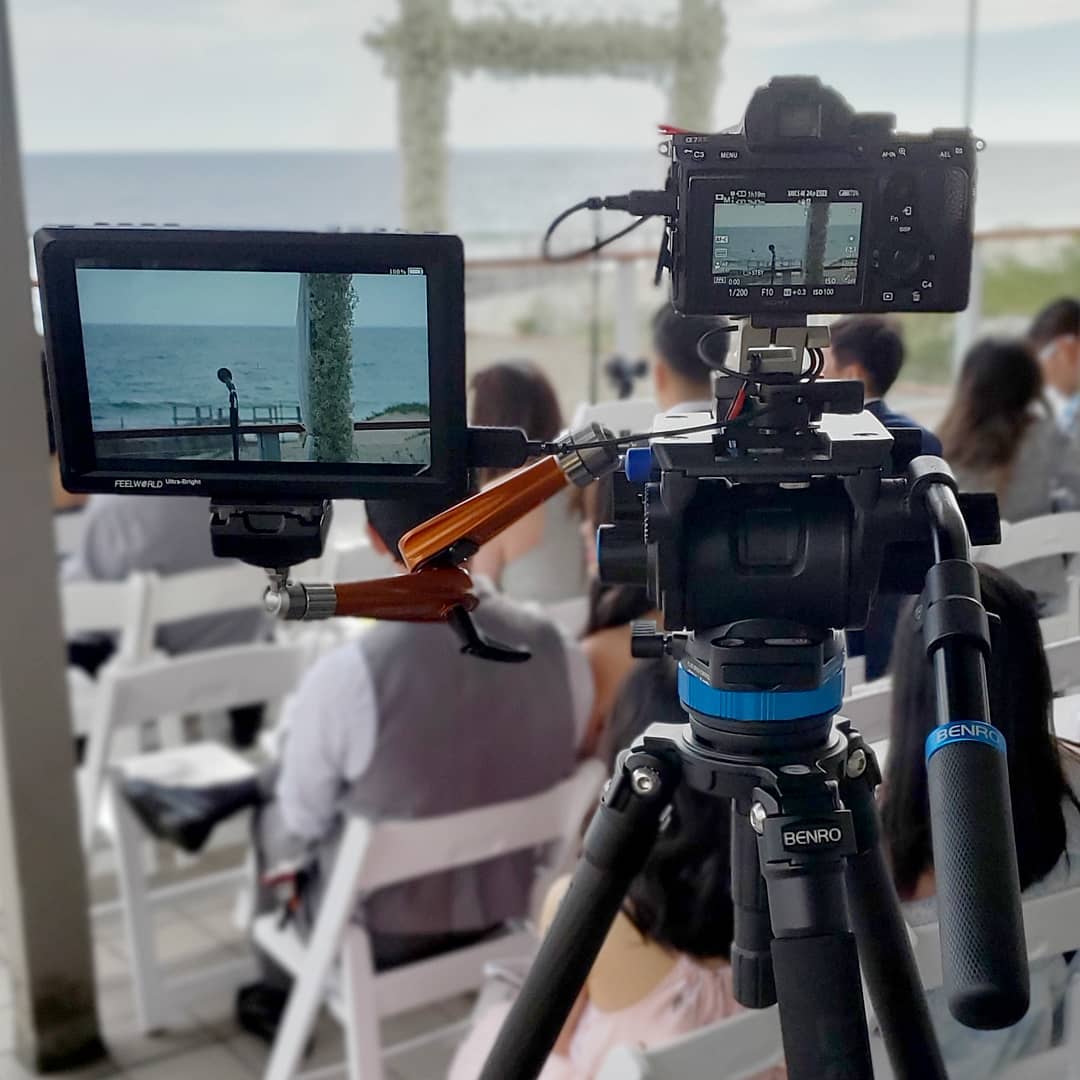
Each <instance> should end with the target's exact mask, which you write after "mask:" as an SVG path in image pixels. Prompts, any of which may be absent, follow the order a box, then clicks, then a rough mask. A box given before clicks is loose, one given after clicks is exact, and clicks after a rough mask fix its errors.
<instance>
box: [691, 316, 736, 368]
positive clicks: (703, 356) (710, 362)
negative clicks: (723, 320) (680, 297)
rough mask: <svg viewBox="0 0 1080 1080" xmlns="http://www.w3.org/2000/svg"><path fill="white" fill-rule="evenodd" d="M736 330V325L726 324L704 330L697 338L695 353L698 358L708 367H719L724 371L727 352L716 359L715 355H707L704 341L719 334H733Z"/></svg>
mask: <svg viewBox="0 0 1080 1080" xmlns="http://www.w3.org/2000/svg"><path fill="white" fill-rule="evenodd" d="M736 330H738V327H737V326H736V325H734V324H733V323H732V324H728V325H727V326H714V327H713V328H712V329H711V330H706V331H705V333H704V334H702V335H701V337H699V338H698V343H697V354H698V359H699V360H700V361H701V362H702V363H703V364H704V365H705V366H706V367H708V368H719V369H720V370H721V371H726V370H727V368H726V367H725V364H724V361H725V360H726V359H727V353H726V352H725V354H724V356H723V357H722V358H721V359H720V360H719V361H717V360H716V358H715V357H712V356H710V355H709V350H708V349H707V348H706V344H705V343H706V342H707V341H709V340H711V339H712V338H714V337H718V336H719V335H720V334H733V333H735V331H736Z"/></svg>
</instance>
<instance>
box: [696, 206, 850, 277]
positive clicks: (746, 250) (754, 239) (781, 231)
mask: <svg viewBox="0 0 1080 1080" xmlns="http://www.w3.org/2000/svg"><path fill="white" fill-rule="evenodd" d="M862 212H863V207H862V203H861V202H831V201H828V200H825V199H809V198H807V199H801V200H798V201H790V202H770V201H765V200H761V201H744V202H732V201H727V200H726V199H724V198H723V197H722V196H720V195H717V197H716V202H715V204H714V207H713V248H712V272H713V281H714V283H716V284H723V285H728V286H732V285H741V286H789V287H802V286H824V285H855V284H856V283H857V281H858V276H859V241H860V237H861V233H862Z"/></svg>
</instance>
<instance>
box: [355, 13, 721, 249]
mask: <svg viewBox="0 0 1080 1080" xmlns="http://www.w3.org/2000/svg"><path fill="white" fill-rule="evenodd" d="M450 5H451V0H398V8H399V15H398V19H397V21H396V22H393V23H390V24H388V25H386V26H384V27H383V28H382V29H380V30H379V31H377V32H375V33H373V34H370V35H368V37H367V42H368V44H369V45H370V46H371V47H372V48H374V49H375V50H376V51H377V52H379V53H381V54H382V56H383V57H384V59H385V62H386V65H387V70H388V71H389V73H390V74H391V75H392V76H393V77H394V78H396V80H397V93H398V142H399V148H400V152H401V159H402V173H403V192H402V209H403V211H404V217H405V225H406V227H407V228H410V229H445V228H446V226H447V212H446V188H447V148H446V123H447V115H448V112H449V101H450V89H451V78H452V76H453V74H454V73H455V72H459V73H462V74H472V73H474V72H480V71H484V72H488V73H493V74H496V75H502V76H506V77H511V78H512V77H516V76H530V75H608V76H618V77H623V78H635V79H648V80H651V81H654V82H658V83H660V84H661V85H663V86H665V87H666V88H667V90H668V94H669V104H670V119H671V122H672V123H674V124H677V125H679V126H681V127H687V128H692V129H696V130H699V131H708V130H709V127H710V122H711V119H712V103H713V99H714V97H715V96H716V90H717V86H718V84H719V79H720V55H721V52H722V50H723V46H724V40H725V35H724V17H723V12H722V10H721V6H720V0H677V9H676V12H675V14H674V17H673V18H671V19H669V20H668V21H667V23H661V22H659V21H657V22H650V21H647V20H645V19H638V18H630V17H623V16H614V17H610V18H599V17H597V18H580V19H575V20H557V19H553V18H543V17H540V18H538V17H533V18H527V17H525V16H523V15H519V14H517V13H516V12H514V11H512V10H511V9H510V8H509V6H506V7H505V8H503V9H501V10H499V11H498V12H497V13H495V14H492V15H483V16H477V17H475V18H472V19H461V18H456V17H455V16H454V14H453V12H452V11H451V6H450Z"/></svg>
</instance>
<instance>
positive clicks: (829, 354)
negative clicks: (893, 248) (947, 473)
mask: <svg viewBox="0 0 1080 1080" xmlns="http://www.w3.org/2000/svg"><path fill="white" fill-rule="evenodd" d="M830 330H831V332H832V345H831V346H830V347H829V348H828V349H826V350H825V370H824V373H823V374H824V376H825V378H827V379H858V380H859V382H861V383H862V384H863V386H864V387H866V408H867V411H869V412H871V413H873V414H874V416H876V417H877V418H878V419H879V420H880V421H881V422H882V423H883V424H884V425H885V427H887V428H918V429H919V431H920V432H921V433H922V452H923V453H924V454H934V455H936V456H939V457H940V456H941V442H940V441H939V440H938V437H937V436H936V435H935V434H934V433H933V432H932V431H928V430H927V429H926V428H924V427H922V425H920V424H916V423H915V421H914V420H912V419H911V417H910V416H905V415H904V414H903V413H898V412H893V410H892V409H890V408H889V406H888V405H886V404H885V395H886V394H887V393H888V392H889V390H890V389H891V388H892V385H893V383H894V382H896V377H897V376H898V375H899V374H900V369H901V368H902V367H903V366H904V341H903V339H902V338H901V337H900V332H899V331H898V330H897V328H896V326H895V325H894V324H893V323H892V322H890V321H889V320H888V319H884V318H882V317H881V316H879V315H855V316H852V317H850V318H847V319H840V320H839V321H838V322H834V323H833V324H832V326H831V327H830Z"/></svg>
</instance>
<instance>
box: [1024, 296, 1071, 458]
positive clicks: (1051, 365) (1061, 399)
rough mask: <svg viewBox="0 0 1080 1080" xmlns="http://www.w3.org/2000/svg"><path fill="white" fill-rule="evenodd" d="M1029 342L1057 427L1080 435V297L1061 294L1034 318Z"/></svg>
mask: <svg viewBox="0 0 1080 1080" xmlns="http://www.w3.org/2000/svg"><path fill="white" fill-rule="evenodd" d="M1028 343H1029V344H1030V345H1031V347H1032V349H1033V350H1034V352H1035V356H1036V358H1037V359H1038V361H1039V365H1040V367H1041V368H1042V372H1043V396H1044V397H1045V398H1046V401H1047V404H1049V406H1050V411H1051V413H1052V415H1053V417H1054V420H1055V421H1056V422H1057V425H1058V427H1060V428H1061V430H1062V431H1064V432H1065V434H1066V435H1068V436H1069V437H1070V438H1072V439H1078V438H1080V396H1078V395H1080V300H1075V299H1073V298H1072V297H1061V298H1060V299H1058V300H1054V301H1053V302H1052V303H1050V304H1047V305H1046V307H1044V308H1043V309H1042V311H1040V312H1039V314H1038V315H1036V316H1035V318H1034V320H1032V323H1031V328H1030V329H1029V330H1028Z"/></svg>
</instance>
